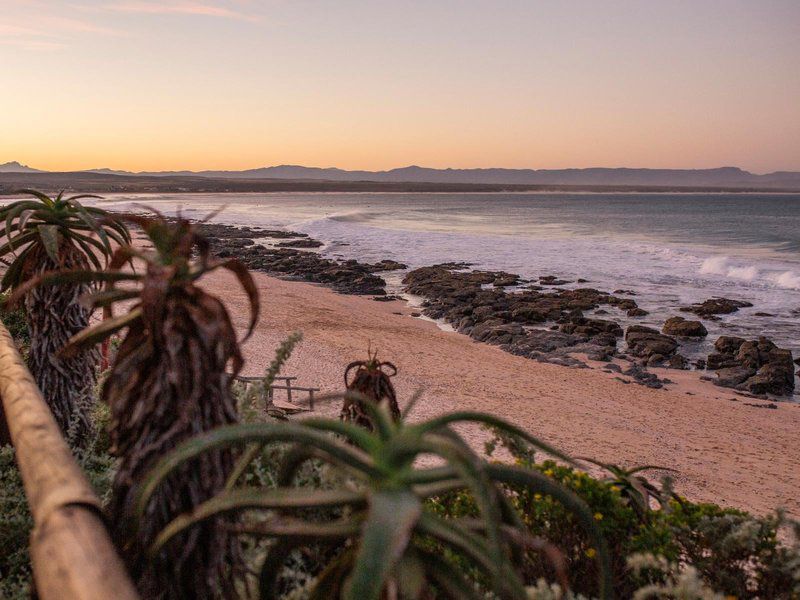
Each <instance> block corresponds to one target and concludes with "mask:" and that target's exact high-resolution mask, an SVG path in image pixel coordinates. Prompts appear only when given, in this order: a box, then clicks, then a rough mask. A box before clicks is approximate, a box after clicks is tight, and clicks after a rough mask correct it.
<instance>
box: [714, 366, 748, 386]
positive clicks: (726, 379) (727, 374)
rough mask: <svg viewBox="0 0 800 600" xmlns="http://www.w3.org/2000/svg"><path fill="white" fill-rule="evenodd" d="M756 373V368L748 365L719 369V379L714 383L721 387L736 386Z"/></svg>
mask: <svg viewBox="0 0 800 600" xmlns="http://www.w3.org/2000/svg"><path fill="white" fill-rule="evenodd" d="M754 374H755V370H754V369H749V368H747V367H728V368H725V369H720V370H718V371H717V379H716V380H715V381H714V384H715V385H718V386H720V387H730V388H735V387H737V386H738V385H739V384H741V383H744V382H745V381H746V380H747V379H748V378H750V377H752V376H753V375H754Z"/></svg>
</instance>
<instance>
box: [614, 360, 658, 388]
mask: <svg viewBox="0 0 800 600" xmlns="http://www.w3.org/2000/svg"><path fill="white" fill-rule="evenodd" d="M622 373H623V375H627V376H628V377H631V378H632V379H633V380H634V381H635V382H636V383H638V384H640V385H644V386H647V387H649V388H653V389H659V388H662V387H664V381H663V380H661V379H659V378H658V376H657V375H656V374H655V373H650V372H648V371H646V370H645V369H643V368H642V367H640V366H639V365H631V366H630V367H629V368H628V369H626V370H625V371H623V372H622Z"/></svg>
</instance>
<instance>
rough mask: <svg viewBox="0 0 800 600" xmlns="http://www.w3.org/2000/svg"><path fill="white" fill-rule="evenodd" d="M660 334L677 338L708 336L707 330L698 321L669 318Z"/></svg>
mask: <svg viewBox="0 0 800 600" xmlns="http://www.w3.org/2000/svg"><path fill="white" fill-rule="evenodd" d="M661 333H663V334H665V335H674V336H677V337H689V338H702V337H706V336H707V335H708V329H706V328H705V326H704V325H703V324H702V323H701V322H700V321H688V320H686V319H684V318H683V317H670V318H669V319H667V320H666V322H665V323H664V327H663V328H662V329H661Z"/></svg>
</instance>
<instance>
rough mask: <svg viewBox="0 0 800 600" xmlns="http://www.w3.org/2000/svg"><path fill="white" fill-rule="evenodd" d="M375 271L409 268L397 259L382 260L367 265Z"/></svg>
mask: <svg viewBox="0 0 800 600" xmlns="http://www.w3.org/2000/svg"><path fill="white" fill-rule="evenodd" d="M367 266H368V267H369V268H370V271H372V272H373V273H376V272H379V271H401V270H402V269H407V268H408V265H404V264H403V263H401V262H397V261H396V260H382V261H379V262H376V263H374V264H371V265H367Z"/></svg>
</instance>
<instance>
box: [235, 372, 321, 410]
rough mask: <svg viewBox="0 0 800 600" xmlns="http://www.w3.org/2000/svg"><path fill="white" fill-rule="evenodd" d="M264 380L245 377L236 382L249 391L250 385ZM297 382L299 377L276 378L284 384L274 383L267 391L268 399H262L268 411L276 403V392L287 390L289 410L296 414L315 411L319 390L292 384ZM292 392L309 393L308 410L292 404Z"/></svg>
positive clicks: (240, 377) (238, 378) (237, 378)
mask: <svg viewBox="0 0 800 600" xmlns="http://www.w3.org/2000/svg"><path fill="white" fill-rule="evenodd" d="M263 380H264V378H263V377H244V376H237V377H236V381H239V382H241V383H244V384H245V389H247V387H249V386H250V385H252V384H254V383H259V382H261V381H263ZM296 380H297V377H291V376H285V375H281V376H276V377H275V380H274V381H282V382H283V384H277V383H275V382H273V383H272V385H271V386H270V387H269V389H268V390H267V393H266V397H264V395H263V394H262V398H261V399H262V400H264V406H265V408H267V409H268V408H269V407H270V406H271V405H273V404H274V403H275V390H286V401H287V403H288V404H289V407H288V409H289V410H296V412H300V411H304V410H308V411H312V410H314V394H315V393H316V392H318V391H319V388H316V387H302V386H297V385H293V383H292V382H294V381H296ZM292 392H305V393H307V394H308V408H303V407H301V406H298V405H297V404H295V403H294V402H292ZM279 408H283V409H284V410H286V408H285V407H279Z"/></svg>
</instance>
